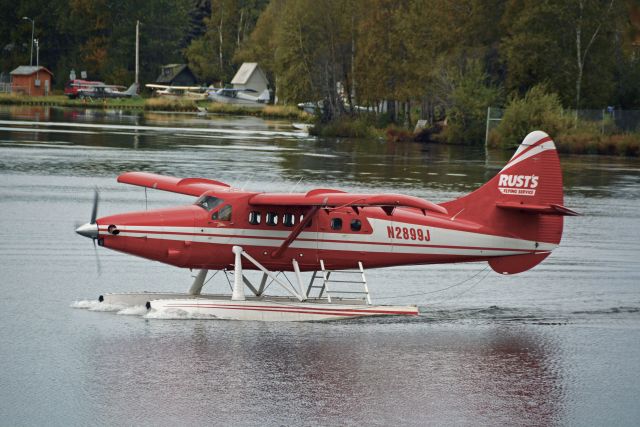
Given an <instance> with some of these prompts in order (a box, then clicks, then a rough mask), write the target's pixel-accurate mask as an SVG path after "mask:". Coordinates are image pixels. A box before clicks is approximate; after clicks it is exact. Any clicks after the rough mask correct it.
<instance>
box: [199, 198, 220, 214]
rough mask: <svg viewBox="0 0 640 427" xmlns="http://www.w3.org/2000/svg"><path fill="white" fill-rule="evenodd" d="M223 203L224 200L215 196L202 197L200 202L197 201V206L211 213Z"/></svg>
mask: <svg viewBox="0 0 640 427" xmlns="http://www.w3.org/2000/svg"><path fill="white" fill-rule="evenodd" d="M223 203H224V200H222V199H219V198H217V197H214V196H201V197H200V198H199V199H198V200H196V205H198V206H200V207H201V208H202V209H204V210H206V211H208V212H211V210H212V209H214V208H216V207H218V206H220V205H221V204H223Z"/></svg>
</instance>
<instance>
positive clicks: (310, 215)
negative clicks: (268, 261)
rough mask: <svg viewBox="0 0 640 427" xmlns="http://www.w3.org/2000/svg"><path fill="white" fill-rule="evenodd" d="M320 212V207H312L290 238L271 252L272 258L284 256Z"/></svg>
mask: <svg viewBox="0 0 640 427" xmlns="http://www.w3.org/2000/svg"><path fill="white" fill-rule="evenodd" d="M318 210H320V206H318V205H316V206H312V207H311V209H309V212H307V214H306V215H305V216H304V218H303V219H302V221H300V222H299V223H298V225H296V228H294V229H293V230H291V234H289V237H287V238H286V240H285V241H284V242H282V245H280V247H279V248H278V249H276V250H275V251H273V252H271V258H280V257H281V256H282V254H283V253H284V251H286V250H287V248H288V247H289V246H290V245H291V243H293V241H294V240H295V239H296V237H298V236H299V235H300V233H301V232H302V230H303V229H304V227H306V226H307V224H309V222H311V218H313V216H314V215H315V214H316V213H317V212H318Z"/></svg>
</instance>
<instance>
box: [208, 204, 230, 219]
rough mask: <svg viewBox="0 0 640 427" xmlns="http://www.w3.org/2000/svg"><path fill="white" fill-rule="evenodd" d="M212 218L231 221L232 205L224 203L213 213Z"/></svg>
mask: <svg viewBox="0 0 640 427" xmlns="http://www.w3.org/2000/svg"><path fill="white" fill-rule="evenodd" d="M211 219H217V220H218V221H231V205H224V206H223V207H221V208H220V209H219V210H217V211H215V212H214V213H213V215H211Z"/></svg>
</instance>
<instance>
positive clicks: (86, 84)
mask: <svg viewBox="0 0 640 427" xmlns="http://www.w3.org/2000/svg"><path fill="white" fill-rule="evenodd" d="M120 88H124V86H118V85H107V84H105V83H103V82H100V81H89V80H71V81H69V82H68V83H67V84H66V86H65V89H64V93H65V95H67V96H68V97H69V99H75V98H79V99H104V98H131V97H132V96H136V95H137V93H138V84H137V83H133V84H132V85H131V86H129V88H128V89H127V90H126V91H124V92H121V91H120V90H118V89H120Z"/></svg>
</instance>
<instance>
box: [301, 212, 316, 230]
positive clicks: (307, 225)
mask: <svg viewBox="0 0 640 427" xmlns="http://www.w3.org/2000/svg"><path fill="white" fill-rule="evenodd" d="M302 221H304V215H302V214H300V222H302ZM312 222H313V219H310V220H309V222H307V224H306V225H305V226H304V228H309V227H311V223H312Z"/></svg>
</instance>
